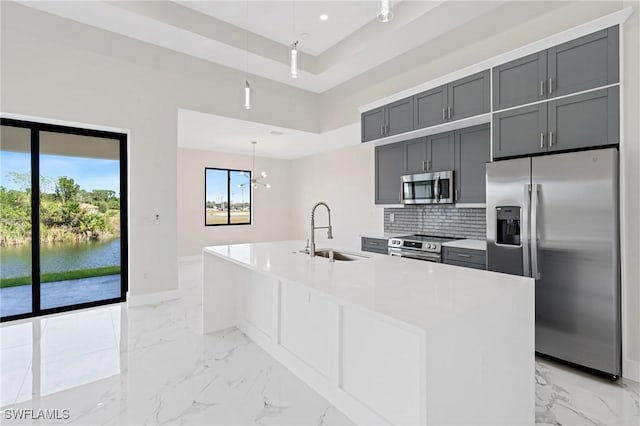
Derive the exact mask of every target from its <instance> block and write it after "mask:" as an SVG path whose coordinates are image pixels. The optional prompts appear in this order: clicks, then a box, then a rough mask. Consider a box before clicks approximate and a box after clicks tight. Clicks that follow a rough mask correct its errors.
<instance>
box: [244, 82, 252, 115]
mask: <svg viewBox="0 0 640 426" xmlns="http://www.w3.org/2000/svg"><path fill="white" fill-rule="evenodd" d="M244 109H251V84H250V83H249V80H245V81H244Z"/></svg>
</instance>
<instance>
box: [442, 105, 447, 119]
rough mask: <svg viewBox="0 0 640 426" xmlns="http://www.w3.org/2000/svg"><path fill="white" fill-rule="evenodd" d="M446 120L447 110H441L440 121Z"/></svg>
mask: <svg viewBox="0 0 640 426" xmlns="http://www.w3.org/2000/svg"><path fill="white" fill-rule="evenodd" d="M446 119H447V109H446V108H442V121H444V120H446Z"/></svg>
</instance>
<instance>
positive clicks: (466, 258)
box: [442, 247, 487, 269]
mask: <svg viewBox="0 0 640 426" xmlns="http://www.w3.org/2000/svg"><path fill="white" fill-rule="evenodd" d="M486 259H487V252H486V251H484V250H472V249H463V248H458V247H442V263H446V264H447V265H455V266H464V267H467V268H474V269H486V263H487V261H486Z"/></svg>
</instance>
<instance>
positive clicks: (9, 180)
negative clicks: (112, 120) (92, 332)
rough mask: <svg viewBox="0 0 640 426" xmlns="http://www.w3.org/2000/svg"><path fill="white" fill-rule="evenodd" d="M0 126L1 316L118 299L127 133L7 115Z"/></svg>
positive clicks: (122, 275) (122, 279)
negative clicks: (0, 137)
mask: <svg viewBox="0 0 640 426" xmlns="http://www.w3.org/2000/svg"><path fill="white" fill-rule="evenodd" d="M2 129H3V140H2V162H3V168H2V179H3V180H2V197H3V214H2V217H1V218H2V222H1V224H2V240H0V241H2V246H1V247H0V248H1V250H2V252H1V253H2V277H1V278H2V281H1V283H2V287H1V289H0V290H1V293H0V297H1V300H0V305H1V306H2V312H1V315H2V320H3V321H5V320H7V319H16V318H21V317H25V316H32V315H39V314H44V313H53V312H60V311H66V310H70V309H77V308H83V307H89V306H96V305H102V304H106V303H114V302H120V301H124V300H125V294H126V288H127V280H126V259H127V246H126V241H127V228H126V224H127V220H126V210H127V209H126V207H127V206H126V168H125V167H126V135H123V134H118V133H110V132H99V131H93V130H87V129H78V128H68V127H62V126H52V125H44V124H39V123H27V122H16V121H13V120H6V119H3V122H2ZM5 133H6V134H7V135H8V136H10V137H8V138H7V141H8V143H6V144H5V138H4V136H5ZM18 136H20V138H18ZM19 139H20V140H21V141H22V145H20V144H19V143H18V140H19ZM26 139H28V140H29V142H28V144H27V145H26V147H27V148H29V149H28V150H27V149H25V148H24V145H25V142H24V141H25V140H26ZM18 146H22V148H21V149H18ZM4 163H7V167H5V164H4ZM25 164H26V165H27V166H28V167H26V166H25ZM12 168H13V169H12ZM14 169H15V170H14ZM27 184H29V185H27ZM31 188H34V190H33V191H32V190H31ZM10 197H13V198H10ZM20 197H22V198H21V199H24V200H27V201H28V202H22V203H16V202H14V203H12V208H13V210H18V208H20V210H19V211H17V212H12V211H11V209H7V210H8V212H7V213H6V214H5V208H4V207H5V199H8V200H13V199H20ZM14 206H15V207H14ZM17 218H26V219H22V222H21V221H19V220H18V219H17ZM27 219H28V220H27ZM19 225H21V226H19ZM5 258H6V259H7V262H6V263H5ZM5 265H7V267H6V268H5ZM5 269H6V270H5Z"/></svg>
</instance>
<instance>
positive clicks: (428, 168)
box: [427, 160, 431, 170]
mask: <svg viewBox="0 0 640 426" xmlns="http://www.w3.org/2000/svg"><path fill="white" fill-rule="evenodd" d="M427 170H431V160H427Z"/></svg>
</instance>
